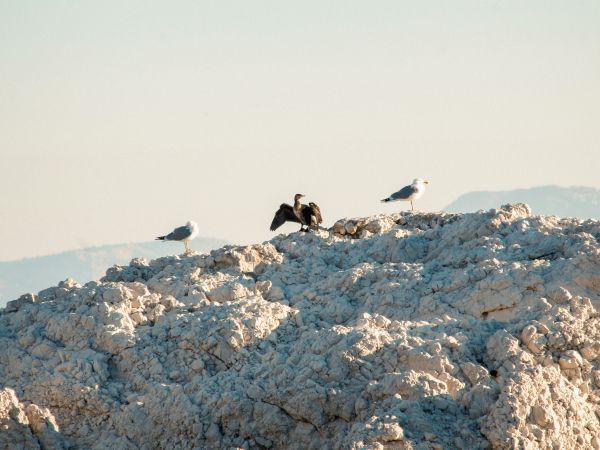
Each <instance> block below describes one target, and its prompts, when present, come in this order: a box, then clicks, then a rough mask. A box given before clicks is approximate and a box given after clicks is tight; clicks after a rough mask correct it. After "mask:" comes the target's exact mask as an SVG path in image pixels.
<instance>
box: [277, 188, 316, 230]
mask: <svg viewBox="0 0 600 450" xmlns="http://www.w3.org/2000/svg"><path fill="white" fill-rule="evenodd" d="M302 197H304V195H303V194H296V195H294V206H290V205H288V204H287V203H282V204H281V206H280V207H279V209H278V210H277V211H276V212H275V217H273V222H271V231H275V230H276V229H277V228H279V227H280V226H281V225H283V224H284V223H285V222H296V223H299V224H300V231H308V230H309V229H311V228H312V229H316V228H319V224H320V223H322V222H323V218H322V217H321V210H320V209H319V207H318V206H317V204H316V203H312V202H310V203H309V204H308V205H303V204H302V203H300V199H301V198H302ZM304 227H306V229H305V228H304Z"/></svg>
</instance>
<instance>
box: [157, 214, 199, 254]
mask: <svg viewBox="0 0 600 450" xmlns="http://www.w3.org/2000/svg"><path fill="white" fill-rule="evenodd" d="M196 236H198V225H197V224H196V222H192V221H191V220H188V222H187V223H186V224H185V225H184V226H182V227H177V228H175V229H174V230H173V231H171V232H170V233H169V234H166V235H164V236H158V237H157V238H156V240H157V241H179V242H183V245H184V246H185V253H189V251H190V249H189V248H188V242H189V241H191V240H192V239H194V238H195V237H196Z"/></svg>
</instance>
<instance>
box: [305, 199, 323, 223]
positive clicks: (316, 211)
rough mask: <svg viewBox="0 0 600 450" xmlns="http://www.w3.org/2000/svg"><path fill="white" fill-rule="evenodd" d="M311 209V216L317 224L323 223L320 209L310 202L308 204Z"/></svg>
mask: <svg viewBox="0 0 600 450" xmlns="http://www.w3.org/2000/svg"><path fill="white" fill-rule="evenodd" d="M308 206H310V208H311V209H312V215H313V216H315V218H316V219H317V224H320V223H323V217H322V216H321V209H320V208H319V207H318V206H317V204H316V203H312V202H310V203H309V204H308Z"/></svg>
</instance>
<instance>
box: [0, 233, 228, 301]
mask: <svg viewBox="0 0 600 450" xmlns="http://www.w3.org/2000/svg"><path fill="white" fill-rule="evenodd" d="M225 244H226V241H224V240H222V239H214V238H202V237H201V238H197V239H195V240H194V241H192V242H191V243H190V248H192V249H194V250H196V251H199V252H208V251H210V250H213V249H215V248H218V247H221V246H223V245H225ZM182 251H183V246H182V244H181V243H179V242H157V241H151V242H140V243H129V244H115V245H103V246H98V247H88V248H83V249H79V250H71V251H67V252H61V253H56V254H53V255H45V256H39V257H35V258H25V259H20V260H16V261H2V262H0V307H3V306H4V305H5V304H6V302H8V301H9V300H14V299H15V298H17V297H19V296H20V295H21V294H24V293H26V292H33V293H36V292H38V291H39V290H41V289H44V288H46V287H47V286H50V285H55V284H57V283H58V282H59V281H62V280H66V279H67V278H74V279H75V280H77V281H79V282H83V283H85V282H87V281H90V280H97V279H99V278H100V277H101V276H102V275H104V273H105V272H106V269H107V268H108V267H110V266H112V265H114V264H121V265H122V264H128V263H129V261H131V260H132V259H133V258H146V259H156V258H159V257H162V256H167V255H174V254H178V253H181V252H182Z"/></svg>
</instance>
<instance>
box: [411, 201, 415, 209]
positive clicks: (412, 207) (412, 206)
mask: <svg viewBox="0 0 600 450" xmlns="http://www.w3.org/2000/svg"><path fill="white" fill-rule="evenodd" d="M410 210H411V211H414V210H415V207H414V205H413V201H412V200H411V201H410Z"/></svg>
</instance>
